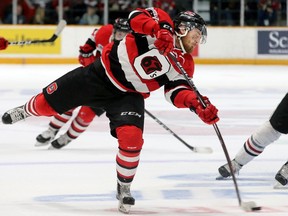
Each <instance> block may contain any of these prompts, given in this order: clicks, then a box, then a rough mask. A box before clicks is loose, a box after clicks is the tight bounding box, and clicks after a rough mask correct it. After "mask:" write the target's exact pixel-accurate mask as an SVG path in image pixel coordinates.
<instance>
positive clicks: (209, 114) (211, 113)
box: [186, 95, 219, 124]
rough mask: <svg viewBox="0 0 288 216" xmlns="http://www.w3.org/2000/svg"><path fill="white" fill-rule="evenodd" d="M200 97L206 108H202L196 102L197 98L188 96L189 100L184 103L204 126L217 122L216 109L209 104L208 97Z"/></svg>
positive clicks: (198, 102)
mask: <svg viewBox="0 0 288 216" xmlns="http://www.w3.org/2000/svg"><path fill="white" fill-rule="evenodd" d="M201 97H202V99H203V101H204V102H205V104H206V107H204V106H202V104H201V103H200V101H199V100H198V97H193V96H192V95H191V96H190V100H189V101H188V102H186V105H187V106H188V107H190V109H191V110H193V111H194V112H195V113H196V114H197V115H198V116H199V118H200V119H201V120H202V121H203V122H205V123H206V124H215V123H216V122H218V121H219V117H218V116H217V113H218V109H217V108H216V107H215V106H214V105H213V104H211V102H210V101H209V99H208V97H206V96H201ZM187 103H188V104H187Z"/></svg>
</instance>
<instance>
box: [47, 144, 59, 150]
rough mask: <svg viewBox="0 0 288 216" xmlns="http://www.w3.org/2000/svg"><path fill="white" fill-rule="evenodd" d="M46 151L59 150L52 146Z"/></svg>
mask: <svg viewBox="0 0 288 216" xmlns="http://www.w3.org/2000/svg"><path fill="white" fill-rule="evenodd" d="M48 150H59V149H58V148H54V147H53V146H52V145H50V146H49V147H48Z"/></svg>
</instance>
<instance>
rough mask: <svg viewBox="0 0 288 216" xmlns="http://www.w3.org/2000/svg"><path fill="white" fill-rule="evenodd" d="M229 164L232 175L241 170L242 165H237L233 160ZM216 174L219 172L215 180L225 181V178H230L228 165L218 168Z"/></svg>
mask: <svg viewBox="0 0 288 216" xmlns="http://www.w3.org/2000/svg"><path fill="white" fill-rule="evenodd" d="M231 164H232V169H233V173H237V174H238V173H239V170H240V169H241V168H242V165H241V164H239V163H237V162H236V161H235V160H232V161H231ZM218 172H219V174H220V176H219V177H217V178H216V179H217V180H221V179H225V178H228V177H230V176H231V172H230V169H229V165H228V163H227V164H225V165H223V166H221V167H219V169H218Z"/></svg>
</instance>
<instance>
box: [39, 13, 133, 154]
mask: <svg viewBox="0 0 288 216" xmlns="http://www.w3.org/2000/svg"><path fill="white" fill-rule="evenodd" d="M129 31H130V27H129V24H128V20H127V19H124V18H117V19H116V20H115V22H114V24H113V25H112V24H108V25H105V26H102V27H101V28H99V29H95V30H94V31H93V33H92V35H91V36H90V37H89V38H88V40H87V41H86V43H85V44H84V45H83V46H80V51H79V52H80V54H79V57H78V60H79V62H80V64H82V65H83V66H87V65H89V64H91V63H93V62H94V61H95V59H96V58H99V57H100V56H101V53H102V50H103V47H104V46H105V45H107V44H108V43H110V42H112V41H113V40H122V39H123V38H124V36H125V35H126V34H127V33H128V32H129ZM94 51H95V55H94V53H93V52H94ZM73 110H74V109H71V110H69V111H67V112H65V113H63V114H62V115H60V114H57V115H55V116H53V117H52V119H51V121H50V123H49V128H48V129H47V130H45V131H43V132H42V133H41V134H39V135H38V136H37V137H36V144H35V146H43V145H47V144H49V143H50V142H51V141H52V142H51V146H50V147H49V148H50V149H60V148H62V147H64V146H65V145H67V144H68V143H70V142H71V141H72V140H74V139H76V138H77V137H78V136H80V134H81V133H83V132H84V131H85V130H86V129H87V127H88V126H89V125H90V123H91V122H92V120H93V119H94V117H95V115H97V116H100V115H102V114H103V113H104V110H103V109H99V108H94V107H88V106H82V107H81V108H80V110H79V112H78V113H77V116H76V117H75V118H74V119H73V120H72V122H71V125H70V127H69V128H68V130H67V131H66V133H64V134H63V135H60V136H59V138H57V139H55V140H53V139H54V137H55V136H56V134H57V133H58V131H59V130H60V129H61V127H63V126H64V125H65V124H66V123H67V122H68V121H69V119H70V118H71V117H72V115H73Z"/></svg>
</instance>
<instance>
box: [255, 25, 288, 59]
mask: <svg viewBox="0 0 288 216" xmlns="http://www.w3.org/2000/svg"><path fill="white" fill-rule="evenodd" d="M258 54H263V55H265V54H266V55H267V54H269V55H288V31H283V30H265V31H264V30H261V31H258Z"/></svg>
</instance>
